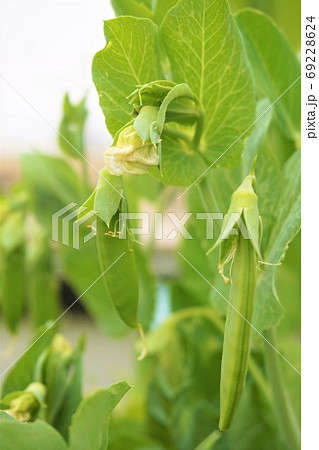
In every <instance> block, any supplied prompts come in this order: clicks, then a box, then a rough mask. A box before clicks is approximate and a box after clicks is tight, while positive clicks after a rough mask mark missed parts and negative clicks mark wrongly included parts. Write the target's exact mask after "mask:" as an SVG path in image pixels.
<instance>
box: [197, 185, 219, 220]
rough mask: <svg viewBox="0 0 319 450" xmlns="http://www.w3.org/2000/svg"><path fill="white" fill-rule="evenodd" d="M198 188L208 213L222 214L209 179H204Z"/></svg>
mask: <svg viewBox="0 0 319 450" xmlns="http://www.w3.org/2000/svg"><path fill="white" fill-rule="evenodd" d="M196 186H197V189H198V192H199V195H200V198H201V200H202V202H203V205H204V208H205V210H206V212H220V208H219V206H218V202H217V200H216V197H215V194H214V191H213V189H212V187H211V185H210V184H209V181H208V180H207V178H204V179H203V180H202V181H201V183H199V184H197V185H196Z"/></svg>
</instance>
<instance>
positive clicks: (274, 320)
mask: <svg viewBox="0 0 319 450" xmlns="http://www.w3.org/2000/svg"><path fill="white" fill-rule="evenodd" d="M300 196H301V190H300V152H299V151H296V152H295V153H294V154H293V155H292V156H291V157H290V158H289V160H288V161H287V162H286V164H285V166H284V168H283V172H282V177H281V190H280V193H279V197H278V202H277V207H276V211H275V215H274V217H275V221H274V224H273V227H272V230H271V234H270V238H269V243H268V245H267V248H266V250H265V252H264V255H263V256H264V259H265V261H266V262H268V263H271V264H278V263H280V262H281V261H282V260H283V258H284V257H285V253H286V251H287V248H288V245H289V243H290V242H291V241H292V240H293V239H294V237H295V236H296V234H297V233H298V231H299V229H300V216H301V208H300ZM276 268H277V267H276V265H271V266H266V268H265V269H264V271H263V272H262V274H261V275H260V277H259V281H258V285H257V291H256V308H255V313H254V318H253V323H254V325H255V326H256V327H257V328H258V329H259V330H262V329H267V328H270V327H271V326H275V325H278V323H279V321H280V319H281V318H282V316H283V314H284V311H283V309H282V307H281V305H280V303H279V300H278V297H277V293H276V289H275V275H276Z"/></svg>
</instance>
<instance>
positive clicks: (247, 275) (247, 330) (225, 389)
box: [219, 234, 258, 431]
mask: <svg viewBox="0 0 319 450" xmlns="http://www.w3.org/2000/svg"><path fill="white" fill-rule="evenodd" d="M257 267H258V261H257V255H256V252H255V251H254V249H253V248H252V245H251V242H250V241H249V240H248V239H245V238H244V237H243V236H242V234H240V235H239V237H238V241H237V248H236V252H235V255H234V258H233V261H232V267H231V289H230V296H229V303H230V305H228V309H227V316H226V323H225V331H224V343H223V356H222V365H221V380H220V419H219V428H220V430H222V431H224V430H227V429H228V428H229V427H230V425H231V423H232V419H233V416H234V413H235V411H236V407H237V405H238V402H239V399H240V396H241V394H242V391H243V389H244V385H245V379H246V374H247V368H248V362H249V355H250V339H251V325H250V322H251V320H252V315H253V311H254V303H255V288H256V283H257Z"/></svg>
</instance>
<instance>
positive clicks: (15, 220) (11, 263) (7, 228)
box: [0, 211, 26, 333]
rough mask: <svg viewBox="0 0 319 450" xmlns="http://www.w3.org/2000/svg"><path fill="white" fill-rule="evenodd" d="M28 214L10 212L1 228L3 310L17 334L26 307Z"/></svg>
mask: <svg viewBox="0 0 319 450" xmlns="http://www.w3.org/2000/svg"><path fill="white" fill-rule="evenodd" d="M24 221H25V214H24V212H22V211H13V212H10V213H8V215H7V216H6V217H5V219H4V221H3V222H2V223H1V228H0V252H1V261H2V264H1V290H0V297H1V310H2V314H3V317H4V321H5V323H6V325H7V326H8V327H9V329H10V330H11V331H12V332H13V333H15V332H16V331H17V327H18V324H19V322H20V320H21V318H22V314H23V310H24V304H25V281H26V280H25V269H26V263H25V248H26V243H25V234H24V233H25V232H24Z"/></svg>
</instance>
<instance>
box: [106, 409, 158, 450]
mask: <svg viewBox="0 0 319 450" xmlns="http://www.w3.org/2000/svg"><path fill="white" fill-rule="evenodd" d="M145 428H146V427H145V425H144V423H141V422H138V421H137V420H134V418H133V417H132V420H126V419H125V420H123V419H120V420H113V419H112V421H111V423H110V441H109V446H108V450H119V449H129V450H166V449H165V447H162V446H161V445H159V444H158V443H157V442H156V441H154V440H153V439H152V438H151V437H150V436H148V434H147V431H146V429H145Z"/></svg>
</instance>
